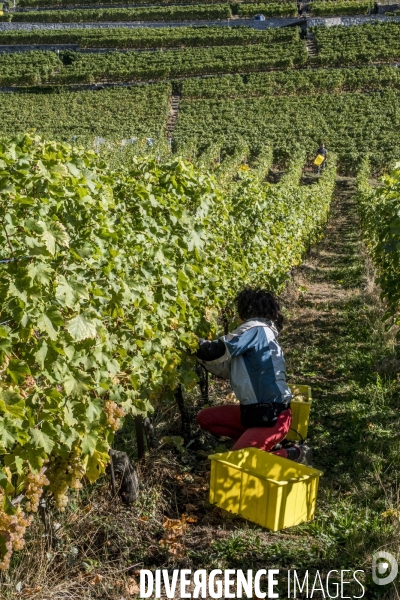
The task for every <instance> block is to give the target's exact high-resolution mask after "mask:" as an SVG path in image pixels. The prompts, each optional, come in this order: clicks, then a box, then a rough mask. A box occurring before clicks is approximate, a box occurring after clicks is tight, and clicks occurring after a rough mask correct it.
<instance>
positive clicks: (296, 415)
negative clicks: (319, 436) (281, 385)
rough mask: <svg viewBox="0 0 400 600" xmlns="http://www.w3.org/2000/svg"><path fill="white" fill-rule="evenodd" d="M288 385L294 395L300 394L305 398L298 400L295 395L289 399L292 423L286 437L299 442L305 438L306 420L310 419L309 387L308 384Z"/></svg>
mask: <svg viewBox="0 0 400 600" xmlns="http://www.w3.org/2000/svg"><path fill="white" fill-rule="evenodd" d="M289 387H290V389H291V391H292V393H294V394H295V396H296V394H300V395H301V396H303V397H304V399H305V400H304V401H302V402H300V401H298V400H296V397H295V398H294V399H293V400H292V401H291V403H290V408H291V409H292V424H291V426H290V431H289V433H288V434H287V436H286V438H287V439H288V440H293V441H298V442H301V441H303V440H305V439H306V437H307V433H308V422H309V420H310V410H311V404H312V397H311V388H310V386H309V385H289ZM299 434H300V435H299ZM302 438H303V439H302Z"/></svg>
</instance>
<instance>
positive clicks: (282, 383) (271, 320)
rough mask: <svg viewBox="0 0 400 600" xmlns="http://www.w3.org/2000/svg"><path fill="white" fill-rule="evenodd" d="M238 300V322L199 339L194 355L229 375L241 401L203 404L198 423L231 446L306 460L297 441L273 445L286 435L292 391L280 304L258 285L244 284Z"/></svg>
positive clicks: (209, 367) (208, 366)
mask: <svg viewBox="0 0 400 600" xmlns="http://www.w3.org/2000/svg"><path fill="white" fill-rule="evenodd" d="M236 304H237V310H238V314H239V318H240V322H241V325H240V326H239V327H238V328H237V329H235V331H233V332H232V333H230V334H228V335H226V336H223V337H221V338H219V339H218V340H215V341H207V340H201V341H200V345H199V349H198V351H197V353H196V356H197V360H198V361H199V362H200V364H202V365H203V366H204V367H205V368H206V369H207V370H208V371H210V372H211V373H214V374H215V375H217V376H219V377H223V378H227V379H228V378H229V379H230V382H231V386H232V389H233V391H234V392H235V395H236V397H237V398H238V400H239V401H240V404H239V405H236V404H232V405H221V406H213V407H210V408H205V409H203V410H202V411H201V412H200V413H199V414H198V416H197V421H198V424H199V425H200V427H201V428H202V429H204V430H206V431H209V432H210V433H212V434H214V435H221V436H228V437H230V438H232V439H234V440H236V443H235V445H234V447H233V450H240V449H242V448H259V449H260V450H265V451H266V452H271V451H272V452H273V453H274V454H278V455H280V456H283V457H285V458H289V459H290V460H295V461H297V462H305V459H306V457H305V455H304V453H303V451H302V447H301V446H300V445H292V446H291V447H287V448H281V449H279V450H273V449H274V447H275V446H276V445H277V444H280V443H281V442H282V441H283V440H284V439H285V438H286V436H287V434H288V432H289V429H290V426H291V422H292V411H291V409H290V401H291V398H292V393H291V391H290V389H289V388H288V386H287V384H286V364H285V359H284V356H283V352H282V349H281V347H280V345H279V344H278V341H277V337H278V332H279V331H280V330H281V328H282V325H283V317H282V314H281V312H280V308H279V304H278V302H277V300H276V298H275V297H274V295H273V294H272V293H270V292H268V291H266V290H263V289H260V288H256V289H251V288H246V289H244V290H243V291H242V292H240V293H239V294H238V296H237V297H236Z"/></svg>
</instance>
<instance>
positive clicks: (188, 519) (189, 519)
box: [186, 516, 199, 523]
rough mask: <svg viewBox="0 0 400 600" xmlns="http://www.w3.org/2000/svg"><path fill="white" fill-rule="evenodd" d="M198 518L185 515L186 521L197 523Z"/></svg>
mask: <svg viewBox="0 0 400 600" xmlns="http://www.w3.org/2000/svg"><path fill="white" fill-rule="evenodd" d="M198 520H199V519H198V517H191V516H189V517H186V523H197V521H198Z"/></svg>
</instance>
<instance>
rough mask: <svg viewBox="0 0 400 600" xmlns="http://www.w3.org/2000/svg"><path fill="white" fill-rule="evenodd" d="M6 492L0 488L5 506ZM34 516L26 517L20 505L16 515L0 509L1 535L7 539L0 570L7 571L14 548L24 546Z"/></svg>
mask: <svg viewBox="0 0 400 600" xmlns="http://www.w3.org/2000/svg"><path fill="white" fill-rule="evenodd" d="M3 500H4V493H3V492H2V491H1V490H0V505H1V506H3ZM32 518H33V517H32V516H29V517H28V518H26V517H25V513H24V512H23V511H22V510H21V508H20V507H18V509H17V512H16V513H15V514H14V515H9V514H7V513H6V512H5V511H4V509H0V537H2V538H3V540H4V541H5V547H6V551H5V553H4V554H3V556H1V557H0V571H5V570H7V569H8V568H9V566H10V559H11V556H12V553H13V551H14V550H22V548H23V547H24V544H25V541H24V535H25V530H26V528H27V527H28V526H29V525H30V524H31V521H32Z"/></svg>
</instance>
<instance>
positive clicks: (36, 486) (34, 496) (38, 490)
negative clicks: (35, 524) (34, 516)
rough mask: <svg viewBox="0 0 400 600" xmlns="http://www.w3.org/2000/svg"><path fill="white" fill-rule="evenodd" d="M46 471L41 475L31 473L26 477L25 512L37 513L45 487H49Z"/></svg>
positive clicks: (40, 472)
mask: <svg viewBox="0 0 400 600" xmlns="http://www.w3.org/2000/svg"><path fill="white" fill-rule="evenodd" d="M49 484H50V482H49V480H48V479H47V477H46V475H45V473H44V469H42V470H41V471H39V473H29V474H28V475H27V476H26V477H25V497H26V500H27V501H26V503H25V510H26V511H27V512H33V513H35V512H37V510H38V507H39V501H40V498H41V497H42V494H43V487H44V486H47V485H49Z"/></svg>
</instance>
